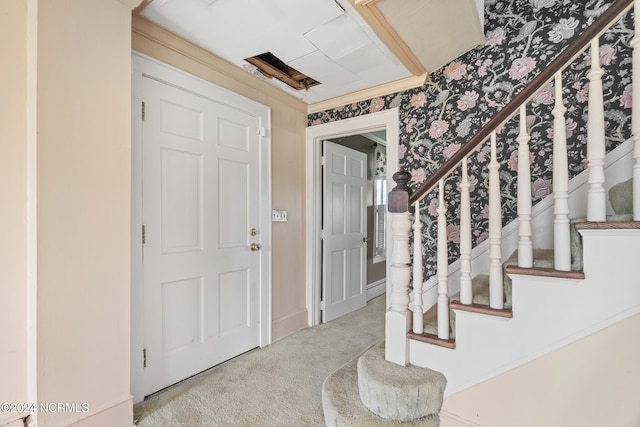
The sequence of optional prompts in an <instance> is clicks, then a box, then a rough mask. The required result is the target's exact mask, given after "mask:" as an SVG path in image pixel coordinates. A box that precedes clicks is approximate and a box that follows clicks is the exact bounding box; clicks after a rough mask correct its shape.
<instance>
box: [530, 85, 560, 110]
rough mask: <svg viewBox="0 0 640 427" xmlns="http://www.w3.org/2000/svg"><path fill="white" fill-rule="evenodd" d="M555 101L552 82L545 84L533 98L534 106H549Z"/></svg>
mask: <svg viewBox="0 0 640 427" xmlns="http://www.w3.org/2000/svg"><path fill="white" fill-rule="evenodd" d="M555 101H556V93H555V88H554V85H553V82H549V83H547V85H546V86H545V87H543V88H542V90H541V91H540V92H538V94H537V95H536V96H535V97H534V98H533V103H534V104H544V105H551V104H553V103H554V102H555Z"/></svg>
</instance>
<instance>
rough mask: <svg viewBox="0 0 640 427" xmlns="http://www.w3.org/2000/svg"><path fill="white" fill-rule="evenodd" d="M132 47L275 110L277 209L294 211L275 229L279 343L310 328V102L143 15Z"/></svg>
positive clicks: (135, 26) (137, 19)
mask: <svg viewBox="0 0 640 427" xmlns="http://www.w3.org/2000/svg"><path fill="white" fill-rule="evenodd" d="M132 47H133V49H134V50H136V51H138V52H140V53H144V54H146V55H148V56H150V57H153V58H155V59H158V60H160V61H163V62H165V63H167V64H169V65H172V66H174V67H176V68H179V69H181V70H184V71H186V72H188V73H191V74H193V75H196V76H198V77H200V78H202V79H205V80H208V81H210V82H212V83H214V84H216V85H218V86H221V87H223V88H226V89H228V90H231V91H233V92H235V93H238V94H240V95H243V96H245V97H247V98H250V99H253V100H255V101H257V102H260V103H262V104H264V105H267V106H269V107H270V108H271V129H272V147H271V149H272V163H271V165H272V166H271V169H272V189H273V194H272V207H273V209H278V210H287V211H288V222H286V223H273V228H272V230H273V235H272V239H273V241H272V244H273V270H272V276H273V279H272V300H273V302H272V309H273V319H272V321H273V323H272V324H273V339H274V340H277V339H280V338H282V337H284V336H286V335H288V334H290V333H292V332H295V331H297V330H299V329H302V328H304V327H306V326H307V311H306V306H305V271H304V268H305V254H304V250H302V248H304V241H305V240H304V222H303V221H304V215H305V212H304V201H305V198H304V197H305V190H304V182H305V172H304V160H305V158H304V141H305V126H306V104H304V103H303V102H302V101H300V100H298V99H296V98H294V97H292V96H290V95H287V94H285V93H283V92H282V91H280V90H278V89H276V88H275V87H274V86H272V85H271V84H269V83H267V82H264V81H262V80H261V79H258V78H257V77H254V76H252V75H250V74H248V73H246V72H245V71H243V70H241V69H239V68H238V67H236V66H233V65H231V64H229V63H227V62H225V61H223V60H221V59H220V58H218V57H216V56H214V55H212V54H211V53H208V52H207V51H205V50H203V49H200V48H198V47H196V46H194V45H193V44H191V43H189V42H187V41H185V40H184V39H182V38H180V37H178V36H176V35H174V34H172V33H170V32H168V31H165V30H164V29H162V28H160V27H158V26H156V25H154V24H152V23H150V22H149V21H146V20H144V19H142V18H140V17H134V21H133V39H132Z"/></svg>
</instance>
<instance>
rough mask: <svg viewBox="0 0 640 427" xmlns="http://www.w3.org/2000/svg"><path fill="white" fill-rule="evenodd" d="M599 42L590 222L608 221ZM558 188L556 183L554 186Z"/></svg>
mask: <svg viewBox="0 0 640 427" xmlns="http://www.w3.org/2000/svg"><path fill="white" fill-rule="evenodd" d="M603 74H604V71H602V68H601V67H600V48H599V44H598V38H597V37H596V38H595V39H593V40H592V41H591V70H590V71H589V74H587V77H588V78H589V105H588V107H587V110H588V115H587V159H588V160H589V192H588V194H587V221H605V220H606V217H607V211H606V206H607V200H606V191H605V188H604V155H605V140H604V102H603V99H602V75H603ZM554 187H555V183H554Z"/></svg>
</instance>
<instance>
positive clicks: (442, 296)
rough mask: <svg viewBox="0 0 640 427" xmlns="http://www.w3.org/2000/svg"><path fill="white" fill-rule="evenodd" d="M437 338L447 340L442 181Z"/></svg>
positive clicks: (446, 253) (441, 191) (441, 190)
mask: <svg viewBox="0 0 640 427" xmlns="http://www.w3.org/2000/svg"><path fill="white" fill-rule="evenodd" d="M438 202H439V203H438V258H437V261H438V264H437V267H438V338H440V339H444V340H448V339H449V284H448V280H449V271H448V270H449V249H448V245H447V218H446V214H447V208H446V207H445V206H444V180H442V179H441V180H440V185H439V197H438Z"/></svg>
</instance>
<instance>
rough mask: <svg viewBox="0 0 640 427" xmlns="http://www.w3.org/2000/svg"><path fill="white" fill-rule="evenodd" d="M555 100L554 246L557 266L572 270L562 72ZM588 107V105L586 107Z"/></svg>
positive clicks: (556, 87) (558, 77)
mask: <svg viewBox="0 0 640 427" xmlns="http://www.w3.org/2000/svg"><path fill="white" fill-rule="evenodd" d="M555 90H556V104H555V107H554V109H553V112H552V113H553V117H554V119H553V199H554V202H555V205H554V215H555V216H554V220H553V244H554V246H553V249H554V252H553V253H554V264H553V267H554V268H555V269H556V270H562V271H569V270H571V237H570V224H569V166H568V160H567V128H566V123H565V116H564V113H565V112H566V111H567V109H566V108H565V106H564V102H563V99H562V74H561V73H556V76H555ZM589 108H591V107H589Z"/></svg>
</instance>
